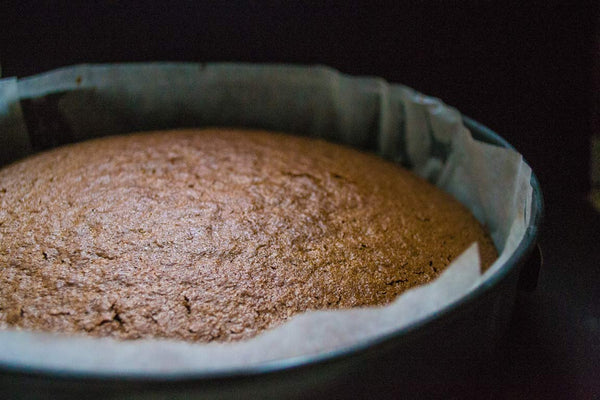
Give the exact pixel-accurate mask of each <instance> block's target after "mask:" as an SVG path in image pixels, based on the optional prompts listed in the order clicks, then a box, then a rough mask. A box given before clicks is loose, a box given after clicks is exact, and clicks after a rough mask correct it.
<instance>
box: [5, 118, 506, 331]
mask: <svg viewBox="0 0 600 400" xmlns="http://www.w3.org/2000/svg"><path fill="white" fill-rule="evenodd" d="M473 242H477V243H478V246H479V251H480V256H481V260H482V265H483V268H487V267H488V266H489V265H490V264H491V263H492V262H493V261H494V259H495V258H496V257H497V253H496V250H495V248H494V246H493V244H492V242H491V239H490V238H489V236H488V235H487V233H486V232H485V229H484V228H483V227H482V226H481V225H480V224H479V223H478V222H477V220H476V219H475V218H474V217H473V216H472V215H471V214H470V213H469V211H468V210H467V209H466V208H465V207H464V206H462V205H461V204H460V203H459V202H458V201H456V200H455V199H453V198H452V197H451V196H450V195H448V194H446V193H445V192H443V191H442V190H440V189H438V188H436V187H435V186H433V185H431V184H429V183H428V182H426V181H425V180H423V179H421V178H419V177H417V176H416V175H414V174H412V173H411V172H409V171H408V170H405V169H403V168H402V167H400V166H398V165H396V164H393V163H391V162H388V161H385V160H383V159H381V158H379V157H378V156H376V155H374V154H370V153H366V152H362V151H359V150H355V149H352V148H349V147H345V146H341V145H337V144H332V143H329V142H326V141H323V140H319V139H311V138H306V137H298V136H290V135H286V134H283V133H273V132H266V131H253V130H241V129H224V128H223V129H217V128H215V129H186V130H172V131H155V132H144V133H135V134H130V135H122V136H112V137H105V138H99V139H94V140H89V141H86V142H81V143H76V144H71V145H67V146H63V147H60V148H56V149H52V150H49V151H45V152H42V153H39V154H36V155H33V156H30V157H28V158H26V159H23V160H21V161H18V162H16V163H13V164H11V165H9V166H6V167H4V168H3V169H1V170H0V328H3V329H6V328H13V329H14V328H17V329H28V330H36V331H51V332H62V333H70V334H89V335H94V336H109V337H113V338H118V339H136V338H171V339H178V340H186V341H200V342H210V341H232V340H240V339H246V338H250V337H252V336H255V335H256V334H258V333H260V332H262V331H264V330H265V329H268V328H272V327H275V326H277V325H279V324H281V323H283V322H285V321H286V320H287V319H289V318H291V317H292V316H294V315H296V314H298V313H301V312H304V311H306V310H321V309H332V308H350V307H361V306H378V305H383V304H387V303H389V302H390V301H392V300H393V299H394V298H396V297H397V296H398V295H399V294H400V293H402V292H404V291H405V290H407V289H409V288H411V287H414V286H416V285H422V284H425V283H427V282H430V281H431V280H433V279H435V278H436V276H438V275H439V274H440V273H441V272H442V271H443V270H444V268H445V267H446V266H447V265H448V264H449V263H450V262H451V261H452V260H453V259H454V258H455V257H457V256H458V255H460V254H461V253H462V252H463V251H464V250H465V249H466V248H467V247H468V246H469V245H470V244H471V243H473Z"/></svg>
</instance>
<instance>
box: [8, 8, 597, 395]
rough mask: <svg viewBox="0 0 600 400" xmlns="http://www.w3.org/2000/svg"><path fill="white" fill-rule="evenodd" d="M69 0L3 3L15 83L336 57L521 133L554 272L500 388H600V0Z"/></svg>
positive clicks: (526, 314) (515, 333) (529, 306)
mask: <svg viewBox="0 0 600 400" xmlns="http://www.w3.org/2000/svg"><path fill="white" fill-rule="evenodd" d="M64 3H65V4H68V5H65V4H54V5H52V6H48V5H42V4H40V2H36V3H35V4H28V3H26V2H25V3H24V2H19V3H14V4H10V3H9V4H5V3H3V4H2V5H0V26H1V27H2V30H1V32H0V43H1V46H0V63H1V65H2V76H5V77H6V76H19V77H23V76H27V75H31V74H35V73H39V72H43V71H46V70H49V69H52V68H56V67H60V66H65V65H71V64H77V63H90V62H130V61H156V60H165V61H199V62H206V61H244V62H284V63H301V64H325V65H329V66H332V67H335V68H337V69H339V70H341V71H343V72H346V73H350V74H360V75H375V76H381V77H383V78H385V79H387V80H389V81H392V82H399V83H403V84H406V85H408V86H411V87H414V88H415V89H417V90H419V91H422V92H424V93H426V94H430V95H434V96H436V97H439V98H441V99H443V100H444V101H445V102H446V103H447V104H450V105H452V106H455V107H457V108H458V109H459V110H461V111H462V112H463V113H464V114H466V115H468V116H470V117H472V118H474V119H476V120H478V121H480V122H482V123H483V124H485V125H487V126H489V127H490V128H492V129H493V130H495V131H496V132H498V133H499V134H501V135H502V136H503V137H505V138H506V139H508V141H509V142H511V143H512V144H513V145H514V146H515V147H516V148H517V149H518V150H519V151H520V152H521V153H522V154H523V155H524V157H525V159H526V160H527V161H528V162H529V164H530V165H531V166H532V168H533V170H534V172H535V173H536V175H537V176H538V178H539V179H540V182H541V185H542V190H543V191H544V195H545V200H546V217H545V223H544V229H543V231H542V235H541V240H540V242H541V247H542V250H543V252H544V265H543V268H542V270H541V273H540V276H539V281H538V282H539V284H538V288H537V290H536V291H535V292H534V293H529V294H527V293H523V294H521V295H520V297H519V299H518V301H517V307H516V311H515V316H514V320H513V322H512V324H511V327H510V331H509V332H508V334H507V336H506V338H505V339H504V341H503V342H502V343H501V345H500V349H499V352H498V359H497V360H494V361H493V362H494V363H497V371H498V375H499V376H500V378H501V380H502V381H503V382H505V387H503V388H502V389H501V391H498V390H495V391H494V393H496V395H497V396H499V397H504V396H506V397H511V398H512V397H541V396H544V397H551V398H554V397H559V398H574V397H576V398H593V397H600V378H599V377H600V223H599V215H598V213H596V212H594V211H593V210H592V208H591V207H590V206H589V205H588V203H587V201H586V200H585V196H586V194H587V192H588V191H589V189H590V178H589V163H590V155H589V149H590V144H589V141H590V137H591V135H592V133H593V131H594V129H595V130H596V134H600V132H598V130H599V126H600V123H599V121H600V119H598V113H599V112H600V108H599V107H598V103H597V102H598V99H599V97H600V95H599V93H600V73H599V68H600V55H599V54H600V53H599V52H600V47H599V46H600V41H599V40H598V37H599V35H598V32H599V29H598V22H599V15H600V14H599V7H598V2H597V1H572V2H561V1H553V0H551V1H544V2H534V1H435V0H429V1H425V0H421V1H412V2H394V3H390V4H385V5H382V4H381V3H371V2H364V3H363V4H358V5H353V6H352V5H348V4H343V5H338V4H333V3H330V2H327V3H323V4H321V5H319V6H311V5H302V4H300V3H298V2H265V1H236V2H220V3H218V4H217V3H216V2H215V4H210V5H209V3H213V2H205V3H206V4H204V3H203V2H193V1H187V2H169V1H155V2H118V1H96V2H94V1H88V2H83V4H82V5H79V4H71V3H73V2H64ZM348 3H350V2H348ZM563 3H564V4H563ZM315 4H316V3H315ZM324 4H326V5H324Z"/></svg>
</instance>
